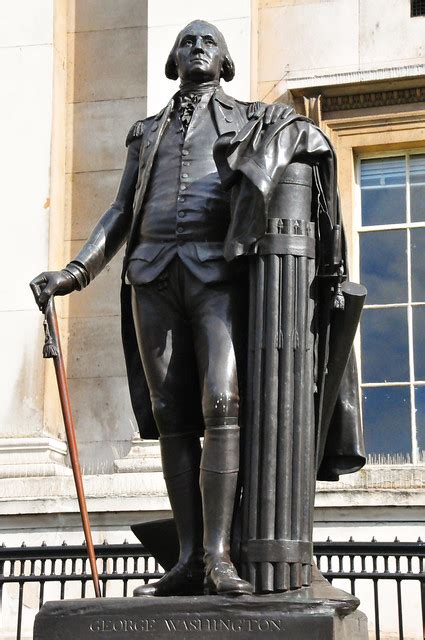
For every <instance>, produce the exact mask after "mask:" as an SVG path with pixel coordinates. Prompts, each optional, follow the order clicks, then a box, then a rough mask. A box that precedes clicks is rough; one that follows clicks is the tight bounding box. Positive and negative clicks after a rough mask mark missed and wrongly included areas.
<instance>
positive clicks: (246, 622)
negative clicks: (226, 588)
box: [89, 617, 284, 634]
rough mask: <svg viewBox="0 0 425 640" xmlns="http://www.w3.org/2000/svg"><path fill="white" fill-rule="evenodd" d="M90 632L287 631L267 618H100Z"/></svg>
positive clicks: (95, 621)
mask: <svg viewBox="0 0 425 640" xmlns="http://www.w3.org/2000/svg"><path fill="white" fill-rule="evenodd" d="M89 629H90V631H91V632H93V633H96V632H102V633H105V632H110V633H111V634H114V633H121V634H122V633H140V632H142V633H155V632H157V633H159V632H170V634H171V633H179V632H183V633H188V632H194V633H196V632H197V631H201V632H203V633H205V632H207V633H223V632H226V631H230V632H235V633H238V632H245V633H246V632H248V633H253V634H255V633H257V634H258V633H265V634H267V633H268V632H269V633H270V632H273V633H275V632H276V631H284V627H283V621H282V620H279V619H265V618H233V619H232V618H196V617H193V618H192V617H185V618H177V617H173V618H171V617H170V618H165V619H163V620H157V619H155V618H145V619H142V618H137V619H127V618H118V619H112V618H99V619H96V620H94V621H92V622H91V623H90V625H89Z"/></svg>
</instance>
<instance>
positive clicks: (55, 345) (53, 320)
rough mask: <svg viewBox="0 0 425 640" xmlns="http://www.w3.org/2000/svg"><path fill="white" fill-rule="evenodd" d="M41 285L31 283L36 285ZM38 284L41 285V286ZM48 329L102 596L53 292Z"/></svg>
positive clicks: (46, 353) (48, 352) (47, 354)
mask: <svg viewBox="0 0 425 640" xmlns="http://www.w3.org/2000/svg"><path fill="white" fill-rule="evenodd" d="M35 287H37V285H31V288H32V289H33V292H34V288H35ZM37 288H38V287H37ZM43 324H44V333H45V342H44V347H43V358H53V361H54V363H55V371H56V379H57V383H58V389H59V396H60V401H61V407H62V415H63V420H64V423H65V431H66V437H67V440H68V447H69V457H70V458H71V466H72V473H73V474H74V481H75V488H76V489H77V498H78V504H79V506H80V513H81V520H82V522H83V530H84V536H85V539H86V545H87V553H88V556H89V561H90V567H91V575H92V580H93V585H94V592H95V594H96V598H100V597H101V595H100V584H99V574H98V572H97V566H96V556H95V553H94V546H93V539H92V534H91V528H90V521H89V515H88V512H87V504H86V497H85V495H84V487H83V480H82V477H81V469H80V462H79V459H78V449H77V438H76V435H75V424H74V418H73V416H72V411H71V401H70V398H69V388H68V380H67V378H66V373H65V365H64V362H63V356H62V349H61V343H60V337H59V328H58V319H57V316H56V310H55V303H54V299H53V296H51V297H50V298H49V301H48V303H47V306H46V309H45V312H44V323H43Z"/></svg>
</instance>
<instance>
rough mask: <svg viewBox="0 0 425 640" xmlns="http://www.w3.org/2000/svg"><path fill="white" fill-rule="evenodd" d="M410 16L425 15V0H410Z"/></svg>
mask: <svg viewBox="0 0 425 640" xmlns="http://www.w3.org/2000/svg"><path fill="white" fill-rule="evenodd" d="M410 16H411V17H412V18H416V17H417V16H425V0H410Z"/></svg>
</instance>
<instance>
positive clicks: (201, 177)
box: [127, 94, 230, 284]
mask: <svg viewBox="0 0 425 640" xmlns="http://www.w3.org/2000/svg"><path fill="white" fill-rule="evenodd" d="M210 97H211V94H208V95H204V96H202V98H201V100H200V102H199V103H198V105H197V106H196V108H195V111H194V113H193V116H192V119H191V121H190V124H189V127H188V130H187V133H186V136H184V131H183V128H182V125H181V123H180V119H179V117H178V114H177V113H176V112H173V113H172V114H171V117H170V121H169V123H168V125H167V128H166V130H165V132H164V134H163V136H162V139H161V142H160V145H159V147H158V151H157V153H156V157H155V161H154V165H153V167H152V172H151V176H150V180H149V186H148V190H147V193H146V196H145V199H144V203H143V209H142V219H141V225H140V230H139V244H138V246H136V248H135V249H134V251H133V253H132V255H131V256H130V264H129V268H128V272H127V277H128V279H129V281H130V282H131V283H132V284H138V283H143V282H149V281H151V280H152V279H153V278H154V277H156V276H157V275H158V274H159V273H160V272H161V271H162V270H163V269H164V268H165V266H166V265H167V264H168V263H169V262H170V261H171V260H172V258H173V257H174V256H175V255H179V257H180V258H181V260H182V261H183V262H184V263H185V264H186V266H187V267H188V268H189V269H190V270H191V271H192V272H194V271H196V272H197V273H195V275H197V277H201V276H200V275H199V270H200V269H201V268H202V267H203V264H202V263H204V262H206V261H207V260H208V252H209V250H210V249H211V251H212V254H213V255H212V259H213V260H214V262H215V263H216V264H215V265H214V268H215V270H216V271H217V270H218V271H220V272H223V271H226V272H227V271H228V265H227V264H226V263H225V261H224V258H223V257H222V243H223V241H224V238H225V236H226V233H227V229H228V226H229V220H230V195H229V194H228V193H226V192H225V191H224V190H223V188H222V186H221V181H220V178H219V176H218V173H217V168H216V165H215V162H214V158H213V153H212V150H213V145H214V143H215V141H216V140H217V137H218V135H219V134H218V130H217V127H216V124H215V120H214V115H213V113H212V107H211V103H210ZM198 243H200V245H199V246H198ZM217 254H218V255H217ZM220 258H222V259H221V260H220ZM218 262H222V265H219V264H218ZM194 263H198V264H194ZM205 269H206V271H209V272H210V273H209V276H208V277H207V279H208V280H211V265H207V266H206V267H205ZM219 277H221V276H219V274H217V279H219ZM201 279H203V280H204V278H203V277H201ZM214 279H216V278H214Z"/></svg>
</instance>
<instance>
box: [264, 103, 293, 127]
mask: <svg viewBox="0 0 425 640" xmlns="http://www.w3.org/2000/svg"><path fill="white" fill-rule="evenodd" d="M291 113H294V108H293V107H291V106H289V104H282V103H281V102H275V103H274V104H268V105H267V106H266V111H265V114H264V124H265V126H267V125H269V124H274V123H275V122H276V120H278V119H279V118H286V117H287V116H289V115H290V114H291Z"/></svg>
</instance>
